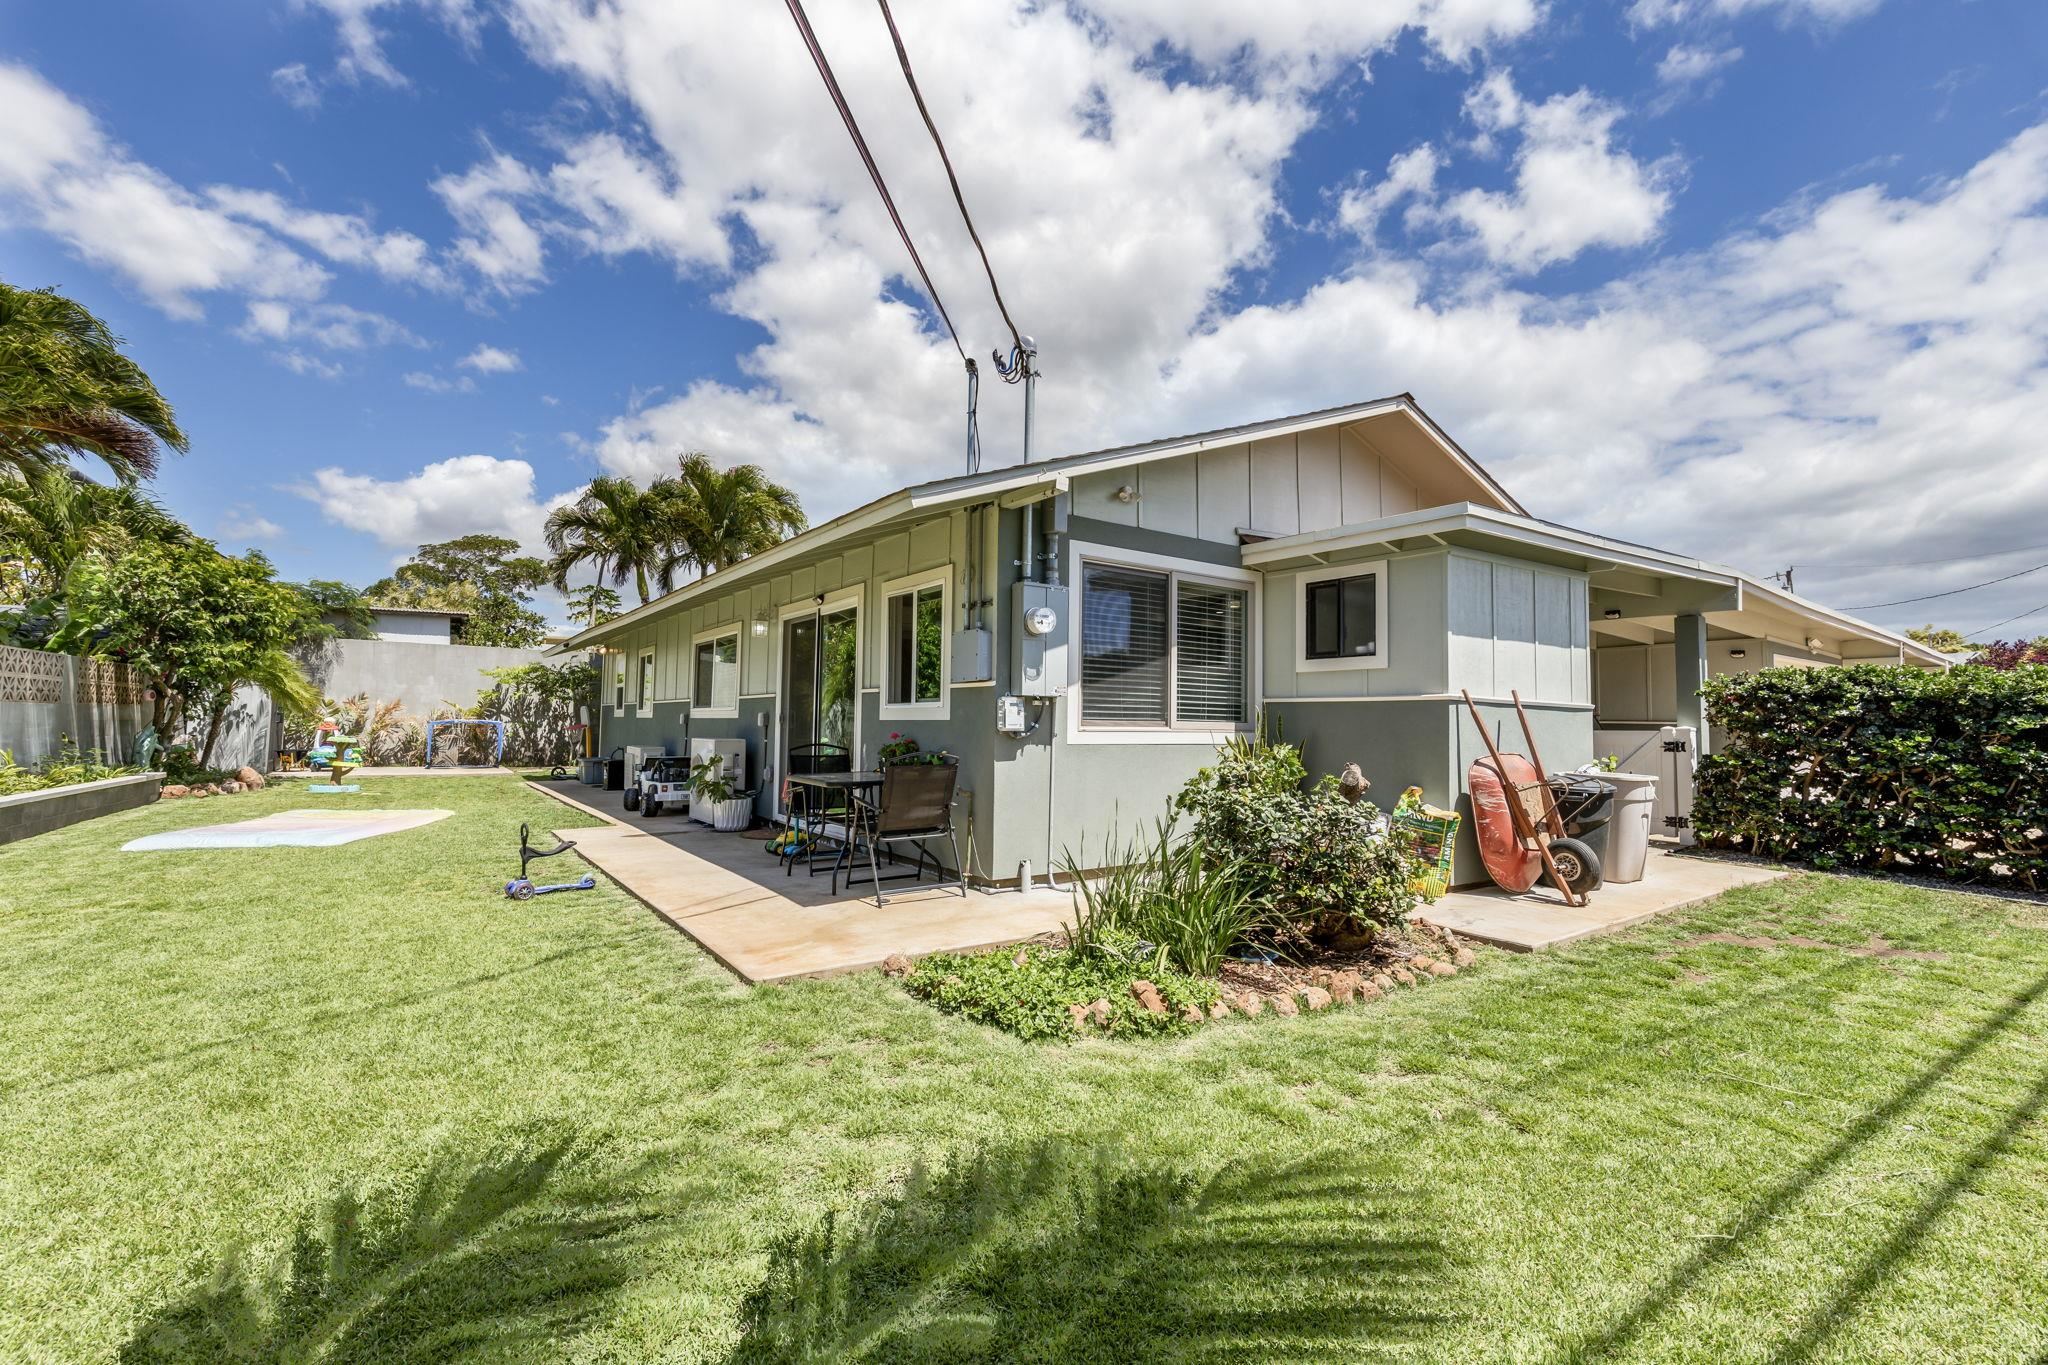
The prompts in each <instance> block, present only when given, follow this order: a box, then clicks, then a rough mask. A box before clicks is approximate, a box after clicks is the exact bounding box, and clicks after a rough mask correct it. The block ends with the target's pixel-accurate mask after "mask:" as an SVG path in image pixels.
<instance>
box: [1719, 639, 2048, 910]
mask: <svg viewBox="0 0 2048 1365" xmlns="http://www.w3.org/2000/svg"><path fill="white" fill-rule="evenodd" d="M1703 695H1704V696H1705V697H1706V703H1707V709H1708V713H1709V714H1710V715H1711V716H1712V718H1713V721H1714V724H1715V725H1716V726H1717V727H1718V728H1719V729H1720V730H1721V731H1722V732H1723V733H1724V734H1725V736H1726V740H1725V742H1724V743H1723V744H1722V745H1721V746H1720V750H1719V752H1717V753H1712V754H1708V755H1706V756H1704V757H1703V758H1702V759H1701V760H1700V767H1699V786H1698V790H1697V794H1696V796H1695V800H1694V806H1693V817H1692V818H1693V824H1694V826H1695V827H1696V828H1697V829H1698V831H1699V833H1700V836H1701V837H1702V838H1703V839H1706V840H1708V841H1709V842H1712V843H1718V844H1722V845H1729V846H1735V847H1740V848H1743V849H1745V850H1747V851H1750V852H1753V853H1762V854H1766V855H1768V856H1771V857H1775V858H1791V859H1797V860H1799V861H1801V862H1806V863H1811V864H1812V865H1813V866H1815V867H1821V868H1830V867H1864V868H1876V869H1882V870H1887V871H1904V872H1913V873H1918V874H1921V875H1926V876H1937V877H1948V878H1953V879H1956V880H1959V881H1982V882H1994V883H2005V884H2008V885H2010V884H2018V885H2021V886H2025V887H2027V888H2030V889H2032V890H2036V891H2039V890H2044V889H2048V668H2044V667H2038V666H2033V665H2027V666H2022V667H2015V668H2012V669H2005V670H2002V669H1997V668H1989V667H1966V668H1957V669H1951V670H1949V671H1948V672H1945V673H1925V672H1921V671H1920V670H1918V669H1911V668H1889V667H1879V666H1875V665H1866V666H1863V667H1858V668H1813V669H1807V668H1769V669H1765V670H1763V671H1762V672H1759V673H1749V674H1728V675H1726V676H1723V677H1719V678H1713V679H1710V680H1709V681H1708V683H1707V685H1706V687H1705V688H1704V689H1703Z"/></svg>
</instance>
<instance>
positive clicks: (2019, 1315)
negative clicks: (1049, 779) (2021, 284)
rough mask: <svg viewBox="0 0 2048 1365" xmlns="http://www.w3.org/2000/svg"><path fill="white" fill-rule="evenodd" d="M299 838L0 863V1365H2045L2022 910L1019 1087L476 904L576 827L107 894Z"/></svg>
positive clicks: (506, 786)
mask: <svg viewBox="0 0 2048 1365" xmlns="http://www.w3.org/2000/svg"><path fill="white" fill-rule="evenodd" d="M309 799H314V798H308V797H306V796H305V795H303V794H294V793H293V792H292V791H290V790H289V789H284V790H278V789H272V790H269V791H265V792H261V793H256V794H252V795H246V796H240V797H234V798H229V799H225V800H211V801H206V802H203V803H167V804H164V805H160V806H156V807H151V808H147V809H144V810H140V811H133V812H127V813H124V814H120V815H115V816H110V817H107V818H105V819H102V820H99V821H95V822H92V823H89V824H86V825H81V826H76V827H74V828H72V829H69V830H65V831H62V832H59V833H57V834H53V835H46V836H43V837H40V838H37V839H33V840H28V841H24V842H22V843H18V844H13V845H9V846H7V847H4V848H0V962H4V963H5V964H6V965H5V968H4V970H0V1092H4V1093H0V1359H8V1360H16V1359H21V1360H72V1359H94V1358H98V1359H104V1358H108V1357H109V1356H112V1355H114V1354H115V1353H117V1352H121V1351H123V1348H124V1346H125V1347H126V1354H127V1355H128V1356H129V1357H130V1358H133V1359H148V1358H161V1357H162V1355H163V1354H164V1352H165V1351H166V1350H169V1349H171V1348H170V1347H167V1346H166V1345H165V1343H167V1342H169V1343H172V1344H173V1346H174V1345H175V1342H176V1340H177V1339H178V1333H179V1332H180V1331H186V1332H188V1333H196V1334H197V1335H190V1336H189V1339H190V1340H196V1341H215V1342H218V1341H220V1340H222V1339H224V1338H222V1337H221V1336H220V1335H219V1333H218V1331H217V1330H216V1329H217V1328H219V1325H220V1323H221V1322H223V1321H226V1322H230V1323H236V1324H240V1325H239V1326H236V1327H234V1328H233V1330H235V1331H246V1332H248V1333H252V1334H254V1335H253V1336H252V1337H251V1338H250V1339H255V1340H263V1341H275V1340H276V1339H278V1338H277V1334H278V1333H279V1332H285V1333H286V1335H289V1332H290V1330H292V1329H293V1327H294V1324H301V1323H305V1324H311V1326H309V1327H307V1328H306V1331H307V1332H309V1333H311V1334H312V1335H310V1336H307V1337H302V1338H294V1340H296V1341H299V1342H300V1343H301V1346H300V1348H295V1349H301V1354H303V1355H304V1356H305V1357H306V1358H319V1359H378V1358H383V1359H392V1358H399V1357H401V1356H404V1357H408V1358H419V1357H459V1356H483V1357H491V1358H525V1359H579V1360H599V1359H602V1360H643V1359H657V1358H659V1359H664V1360H681V1361H711V1360H722V1359H726V1358H728V1357H729V1356H731V1354H732V1353H733V1351H734V1350H735V1348H736V1347H737V1346H738V1344H739V1326H738V1324H739V1322H740V1315H741V1312H742V1308H743V1305H744V1307H745V1310H746V1312H747V1313H748V1314H749V1316H750V1318H751V1319H752V1320H754V1321H757V1322H762V1323H766V1324H768V1326H767V1327H765V1328H764V1329H763V1330H764V1335H763V1337H762V1338H760V1339H758V1340H757V1341H756V1343H755V1347H756V1349H755V1351H754V1353H753V1356H752V1357H750V1358H803V1357H805V1356H806V1355H809V1356H810V1357H811V1358H833V1355H834V1353H835V1352H847V1351H860V1350H866V1351H869V1352H870V1357H871V1358H874V1359H917V1358H928V1359H969V1358H975V1357H977V1356H986V1357H988V1358H1005V1355H1006V1353H1007V1354H1008V1358H1038V1359H1059V1358H1064V1359H1102V1360H1112V1359H1114V1360H1128V1359H1176V1360H1218V1361H1221V1360H1266V1359H1272V1360H1283V1359H1285V1360H1297V1359H1311V1358H1315V1359H1330V1358H1336V1359H1355V1358H1360V1357H1370V1356H1372V1355H1375V1354H1378V1353H1381V1352H1385V1353H1388V1354H1401V1355H1407V1356H1409V1357H1411V1358H1428V1359H1500V1360H1528V1361H1562V1360H1578V1359H1586V1360H1590V1359H1631V1360H1635V1359H1659V1360H1699V1361H1709V1360H1712V1361H1766V1360H1768V1361H1795V1360H1815V1361H1847V1360H1866V1359H1869V1360H1877V1359H1897V1358H1900V1357H1901V1356H1910V1357H1913V1358H1918V1359H1943V1360H1982V1361H2012V1360H2036V1359H2041V1358H2043V1356H2044V1353H2048V1322H2044V1320H2043V1318H2042V1316H2041V1314H2040V1312H2039V1308H2038V1306H2039V1304H2040V1303H2042V1302H2044V1301H2048V1120H2044V1113H2043V1110H2044V1106H2048V932H2044V930H2048V917H2044V916H2043V915H2041V914H2040V912H2039V911H2038V909H2033V910H2026V909H2021V910H2015V908H2014V907H2013V906H2012V905H2011V904H2009V903H2001V902H1997V901H1991V900H1986V899H1981V898H1974V897H1967V896H1963V895H1957V894H1952V893H1945V892H1936V891H1929V890H1926V889H1922V888H1917V887H1902V886H1897V885H1888V884H1885V883H1882V882H1875V881H1868V880H1849V879H1836V878H1826V877H1819V876H1811V875H1809V876H1800V877H1795V878H1791V879H1788V880H1785V881H1782V882H1777V883H1773V884H1770V885H1766V886H1762V887H1753V888H1746V889H1744V890H1741V891H1737V892H1734V893H1731V894H1730V895H1728V896H1725V897H1722V898H1721V899H1719V900H1717V901H1715V902H1712V903H1711V904H1709V905H1707V906H1704V907H1701V908H1699V909H1698V910H1696V911H1693V912H1690V913H1687V914H1683V915H1680V916H1676V917H1673V918H1671V919H1668V920H1665V921H1662V922H1659V923H1656V924H1654V925H1651V926H1648V927H1646V928H1644V929H1641V930H1638V931H1636V932H1633V933H1631V934H1627V935H1623V936H1619V937H1615V938H1610V939H1606V940H1599V941H1594V942H1591V943H1588V944H1585V945H1582V946H1579V947H1575V948H1573V949H1571V950H1569V951H1564V952H1559V953H1555V954H1552V955H1549V956H1547V957H1545V958H1541V959H1516V958H1509V957H1505V956H1503V955H1497V954H1487V955H1484V956H1483V957H1482V959H1481V964H1482V965H1481V966H1480V967H1479V968H1478V969H1477V970H1474V971H1470V972H1466V973H1464V974H1461V975H1460V976H1459V977H1458V978H1456V979H1455V980H1454V981H1450V982H1444V983H1438V984H1434V985H1431V986H1429V987H1428V988H1426V989H1423V990H1417V991H1414V992H1409V993H1404V994H1402V995H1401V996H1399V997H1397V998H1395V999H1392V1000H1389V1001H1385V1002H1381V1003H1380V1004H1377V1005H1374V1006H1372V1007H1368V1008H1360V1009H1354V1010H1349V1011H1344V1012H1341V1013H1330V1014H1324V1015H1316V1016H1304V1017H1302V1018H1300V1019H1294V1020H1279V1019H1261V1020H1257V1021H1243V1022H1231V1023H1226V1024H1220V1025H1216V1026H1213V1027H1211V1028H1208V1029H1204V1030H1202V1031H1201V1032H1199V1033H1197V1034H1196V1035H1194V1036H1191V1037H1187V1038H1182V1039H1177V1040H1172V1041H1148V1042H1131V1043H1126V1042H1119V1041H1115V1040H1106V1039H1091V1040H1088V1041H1083V1042H1079V1043H1076V1044H1073V1045H1071V1046H1060V1047H1049V1046H1042V1045H1032V1044H1027V1043H1023V1042H1020V1041H1019V1040H1017V1039H1015V1038H1011V1037H1009V1036H1007V1035H1004V1034H1001V1033H997V1032H995V1031H993V1030H990V1029H987V1028H984V1027H981V1026H978V1025H975V1024H972V1023H969V1022H966V1021H964V1020H960V1019H957V1018H953V1017H949V1016H946V1015H942V1014H940V1013H938V1012H937V1011H934V1010H932V1009H930V1008H928V1007H927V1006H924V1005H922V1004H920V1003H918V1002H916V1001H914V1000H912V999H910V998H909V997H908V996H907V995H906V994H905V993H904V992H903V991H902V990H901V988H900V987H899V986H897V985H895V984H894V983H891V982H889V981H887V980H885V979H883V978H882V977H881V976H879V975H878V974H869V975H864V976H861V977H856V978H849V979H842V980H838V981H831V982H811V983H797V984H794V985H790V986H786V987H772V988H761V989H756V990H747V989H744V988H742V987H739V986H737V985H735V984H734V983H733V982H732V980H731V978H729V977H728V976H726V975H725V974H724V972H723V971H722V970H720V969H719V968H718V967H717V966H716V965H715V964H713V963H711V962H710V961H709V960H708V959H707V958H705V957H704V956H703V955H702V954H701V953H699V952H698V951H697V950H696V949H694V948H693V947H692V946H691V945H690V944H689V943H688V941H687V940H685V939H683V938H682V937H680V936H679V935H677V934H676V933H675V932H674V931H673V930H671V929H669V928H668V927H667V926H665V925H664V924H662V923H661V922H660V921H658V920H657V919H655V918H654V917H653V916H652V915H650V914H648V913H647V912H646V911H645V910H644V909H643V908H641V907H640V906H639V905H637V904H636V903H634V902H633V901H631V900H630V899H628V898H627V897H625V896H624V895H623V894H621V893H619V892H617V891H616V890H614V889H612V888H611V887H610V886H609V885H608V884H605V885H603V886H602V887H601V889H600V890H597V891H593V892H587V893H581V894H576V895H562V896H551V897H545V898H542V899H539V900H535V901H533V902H530V903H527V904H525V905H515V904H514V903H512V902H509V901H507V900H505V899H504V897H503V896H502V894H500V887H501V886H502V883H503V882H504V880H505V879H506V878H507V877H508V876H510V875H511V874H512V873H513V871H515V870H516V859H515V858H514V857H513V856H512V854H513V850H514V848H515V846H516V842H517V828H518V825H519V822H520V821H521V820H528V821H531V822H533V823H534V825H535V827H536V828H537V829H542V830H545V829H554V828H568V827H571V826H573V825H576V824H579V823H583V822H584V821H583V820H582V818H581V817H579V816H577V815H575V814H574V813H571V812H569V811H567V810H565V809H564V808H562V807H560V806H558V805H556V804H555V803H553V802H551V801H548V800H547V799H546V798H545V797H543V796H541V795H540V794H538V793H535V792H532V791H529V790H526V789H524V788H523V787H521V786H520V784H518V783H517V782H516V781H512V780H498V779H487V778H456V779H432V778H423V779H402V780H400V779H387V780H385V781H383V782H380V783H373V784H369V789H368V790H366V791H365V792H364V793H363V795H362V796H360V797H353V798H349V797H344V798H330V799H331V800H336V801H349V802H351V803H352V804H361V805H365V806H427V805H431V806H440V807H445V808H448V809H451V810H453V811H454V812H455V815H454V817H453V818H451V819H449V820H445V821H442V822H440V823H438V824H434V825H429V826H426V827H423V828H421V829H418V830H413V831H409V832H406V833H403V834H398V835H393V836H388V837H384V838H379V839H374V840H369V841H365V842H363V843H359V844H354V845H348V846H345V847H342V848H338V849H331V850H318V849H272V850H250V851H233V852H204V853H201V852H195V853H172V854H147V855H145V854H132V855H130V854H122V853H120V852H118V851H117V850H118V848H119V845H120V844H121V843H122V842H124V841H125V840H127V839H130V838H133V837H136V836H137V835H140V834H144V833H149V832H154V831H158V830H164V829H169V828H173V827H176V826H179V825H186V824H200V823H209V822H214V821H219V820H222V819H227V818H234V817H244V816H254V815H259V814H262V813H264V812H266V811H271V810H279V809H288V808H292V807H296V806H300V805H304V804H306V803H307V802H308V801H309ZM1709 933H1717V934H1723V935H1730V936H1738V937H1745V938H1753V937H1759V936H1761V937H1768V938H1772V939H1785V938H1788V937H1793V936H1799V937H1804V938H1807V939H1812V940H1818V941H1821V942H1824V943H1826V944H1830V945H1836V946H1832V947H1781V948H1777V949H1772V950H1765V949H1759V948H1755V947H1745V946H1741V945H1738V944H1734V943H1726V942H1719V943H1717V942H1700V941H1698V940H1699V939H1700V938H1701V936H1703V935H1705V934H1709ZM1873 935H1881V936H1883V937H1884V939H1885V940H1887V941H1888V942H1889V943H1890V944H1891V945H1894V946H1896V947H1900V948H1905V949H1910V950H1917V951H1921V952H1925V953H1935V954H1940V955H1942V956H1940V957H1939V958H1933V959H1930V958H1916V957H1901V956H1879V955H1873V954H1867V953H1866V954H1858V953H1853V952H1851V951H1848V950H1849V949H1852V948H1859V947H1864V946H1866V945H1867V944H1868V943H1869V940H1870V939H1871V938H1872V936H1873ZM572 1150H573V1152H574V1153H576V1159H575V1160H574V1161H566V1160H565V1161H562V1162H560V1163H559V1166H558V1165H557V1164H555V1163H554V1160H553V1158H548V1159H546V1160H542V1159H541V1158H537V1157H534V1156H533V1154H534V1153H540V1154H542V1157H546V1156H547V1154H549V1153H561V1152H568V1151H572ZM1049 1152H1050V1153H1054V1155H1051V1156H1048V1155H1046V1154H1047V1153H1049ZM508 1153H512V1154H514V1155H507V1154H508ZM521 1153H523V1154H525V1155H517V1154H521ZM1060 1153H1065V1154H1064V1155H1060ZM1105 1153H1106V1155H1104V1154H1105ZM1079 1154H1086V1155H1085V1156H1083V1155H1079ZM536 1161H538V1162H539V1165H538V1166H536ZM977 1162H981V1163H984V1165H983V1166H981V1167H977V1166H976V1164H975V1163H977ZM1046 1163H1050V1166H1049V1167H1047V1165H1046ZM977 1169H980V1170H983V1171H985V1172H1000V1173H1002V1175H1001V1178H996V1177H995V1176H994V1175H989V1176H987V1177H986V1178H966V1179H963V1178H958V1173H959V1172H961V1171H967V1172H970V1173H971V1172H973V1171H975V1170H977ZM1042 1169H1044V1170H1045V1171H1046V1173H1045V1174H1044V1175H1043V1176H1042V1178H1041V1177H1038V1176H1034V1175H1033V1173H1034V1172H1038V1171H1041V1170H1042ZM560 1170H567V1171H570V1173H571V1174H572V1175H573V1180H569V1181H568V1183H567V1184H563V1183H562V1181H563V1180H564V1179H565V1177H563V1176H561V1175H559V1174H558V1171H560ZM380 1211H381V1212H380ZM828 1215H829V1217H830V1222H829V1223H828V1221H827V1219H828ZM337 1247H342V1248H359V1250H357V1251H354V1252H350V1253H349V1254H346V1255H339V1256H337V1253H336V1250H335V1249H336V1248H337ZM351 1256H355V1257H356V1258H357V1259H356V1260H351V1259H350V1257H351ZM821 1305H822V1307H821ZM206 1332H215V1335H214V1336H212V1337H208V1336H206V1335H205V1333H206ZM265 1334H268V1335H265ZM771 1339H772V1340H771ZM781 1340H786V1341H787V1342H789V1343H790V1344H789V1345H788V1347H787V1349H786V1350H781V1351H780V1353H779V1356H778V1355H777V1353H775V1352H766V1351H765V1350H764V1349H763V1348H764V1347H765V1346H766V1345H768V1344H772V1341H781ZM849 1341H851V1342H852V1343H853V1345H852V1346H850V1347H849V1346H848V1344H847V1343H848V1342H849ZM306 1342H311V1343H312V1344H311V1345H310V1346H305V1345H304V1343H306ZM820 1343H822V1344H820ZM1006 1343H1012V1344H1009V1345H1006ZM196 1349H197V1348H195V1350H196ZM197 1353H199V1354H202V1355H204V1354H206V1352H204V1351H198V1352H197ZM173 1354H175V1352H174V1351H173ZM284 1354H290V1353H289V1352H284Z"/></svg>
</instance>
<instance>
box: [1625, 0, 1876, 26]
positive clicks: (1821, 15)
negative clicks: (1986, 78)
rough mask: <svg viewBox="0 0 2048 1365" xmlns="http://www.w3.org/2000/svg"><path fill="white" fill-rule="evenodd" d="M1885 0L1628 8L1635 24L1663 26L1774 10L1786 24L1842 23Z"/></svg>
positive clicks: (1682, 1)
mask: <svg viewBox="0 0 2048 1365" xmlns="http://www.w3.org/2000/svg"><path fill="white" fill-rule="evenodd" d="M1883 3H1884V0H1635V3H1634V4H1632V5H1630V6H1629V8H1628V22H1629V24H1630V25H1631V26H1632V27H1635V28H1639V29H1643V28H1662V27H1665V26H1668V25H1672V24H1681V23H1685V22H1688V21H1691V20H1697V19H1706V18H1713V17H1719V18H1733V17H1735V16H1736V15H1741V14H1766V13H1775V14H1776V15H1777V16H1778V17H1779V18H1780V19H1781V20H1783V21H1784V22H1786V23H1793V22H1801V21H1803V22H1806V23H1814V24H1843V23H1847V22H1848V21H1850V20H1852V19H1861V18H1862V17H1863V16H1864V15H1866V14H1869V13H1871V12H1872V11H1874V10H1876V9H1877V7H1878V6H1879V5H1881V4H1883Z"/></svg>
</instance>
